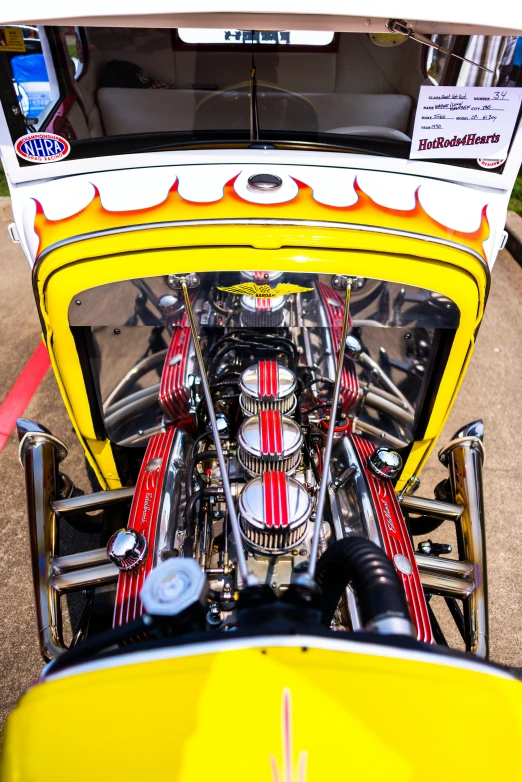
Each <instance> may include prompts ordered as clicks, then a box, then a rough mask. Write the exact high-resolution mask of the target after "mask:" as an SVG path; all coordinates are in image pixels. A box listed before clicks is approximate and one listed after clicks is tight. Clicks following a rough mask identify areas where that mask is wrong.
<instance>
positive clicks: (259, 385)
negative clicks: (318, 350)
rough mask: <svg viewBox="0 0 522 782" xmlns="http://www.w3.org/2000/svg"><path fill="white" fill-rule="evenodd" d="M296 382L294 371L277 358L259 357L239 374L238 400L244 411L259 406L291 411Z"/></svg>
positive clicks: (262, 408) (249, 412) (248, 413)
mask: <svg viewBox="0 0 522 782" xmlns="http://www.w3.org/2000/svg"><path fill="white" fill-rule="evenodd" d="M296 385H297V382H296V379H295V375H294V373H293V372H292V371H291V370H290V369H288V368H287V367H284V366H282V364H278V363H277V361H259V362H258V363H257V364H254V365H253V366H251V367H249V368H248V369H246V370H245V371H244V372H243V374H242V375H241V382H240V388H241V397H240V400H239V401H240V403H241V407H242V409H243V412H244V413H245V414H246V415H255V414H256V413H258V412H259V411H260V410H279V412H280V413H292V412H293V410H294V408H295V405H296V398H295V393H294V392H295V388H296Z"/></svg>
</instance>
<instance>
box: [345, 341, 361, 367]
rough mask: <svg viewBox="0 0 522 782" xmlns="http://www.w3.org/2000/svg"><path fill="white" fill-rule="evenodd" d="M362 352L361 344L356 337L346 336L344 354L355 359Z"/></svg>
mask: <svg viewBox="0 0 522 782" xmlns="http://www.w3.org/2000/svg"><path fill="white" fill-rule="evenodd" d="M361 353H362V345H361V343H360V342H359V340H358V339H357V337H351V336H350V337H346V355H347V356H349V357H350V358H353V359H355V360H356V361H357V359H358V358H359V356H360V355H361Z"/></svg>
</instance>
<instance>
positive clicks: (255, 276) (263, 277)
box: [241, 271, 284, 285]
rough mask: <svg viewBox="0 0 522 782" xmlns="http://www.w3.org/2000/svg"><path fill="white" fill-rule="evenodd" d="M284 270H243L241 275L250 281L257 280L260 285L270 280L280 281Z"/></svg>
mask: <svg viewBox="0 0 522 782" xmlns="http://www.w3.org/2000/svg"><path fill="white" fill-rule="evenodd" d="M283 274H284V272H257V271H256V272H241V277H242V278H243V279H244V280H248V281H249V282H257V284H258V285H266V284H267V283H270V282H279V280H280V279H281V277H282V276H283Z"/></svg>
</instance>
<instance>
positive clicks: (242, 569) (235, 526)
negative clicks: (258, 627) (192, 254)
mask: <svg viewBox="0 0 522 782" xmlns="http://www.w3.org/2000/svg"><path fill="white" fill-rule="evenodd" d="M180 285H181V290H182V291H183V297H184V299H185V309H186V312H187V317H188V320H189V324H190V330H191V333H192V342H193V343H194V350H195V353H196V358H197V360H198V365H199V371H200V375H201V385H202V386H203V393H204V394H205V400H206V402H207V408H208V415H209V418H210V426H211V428H212V434H213V435H214V447H215V449H216V452H217V458H218V462H219V469H220V471H221V480H222V481H223V489H224V492H225V499H226V503H227V509H228V515H229V517H230V526H231V527H232V534H233V536H234V543H235V546H236V556H237V565H238V568H239V573H240V576H241V580H242V582H243V584H245V585H247V586H253V585H255V584H257V578H255V576H254V575H253V574H252V573H250V572H249V570H248V566H247V560H246V557H245V550H244V547H243V539H242V537H241V529H240V527H239V520H238V517H237V513H236V506H235V504H234V498H233V497H232V489H231V488H230V481H229V479H228V472H227V464H226V461H225V454H224V453H223V446H222V445H221V437H220V434H219V429H218V425H217V420H216V413H215V411H214V404H213V402H212V394H211V393H210V386H209V383H208V378H207V372H206V369H205V363H204V361H203V354H202V353H201V347H200V345H199V337H198V330H197V326H196V321H195V320H194V313H193V312H192V305H191V303H190V296H189V292H188V287H187V282H186V280H185V278H183V277H181V278H180Z"/></svg>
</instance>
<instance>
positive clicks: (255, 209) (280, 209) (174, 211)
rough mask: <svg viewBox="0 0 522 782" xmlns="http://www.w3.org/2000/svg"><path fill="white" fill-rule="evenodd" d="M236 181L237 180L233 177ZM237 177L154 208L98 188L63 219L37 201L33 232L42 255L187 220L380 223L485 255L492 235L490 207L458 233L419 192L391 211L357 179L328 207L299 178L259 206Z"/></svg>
mask: <svg viewBox="0 0 522 782" xmlns="http://www.w3.org/2000/svg"><path fill="white" fill-rule="evenodd" d="M234 179H235V178H234ZM234 179H232V180H230V182H227V184H226V185H225V186H224V188H223V196H222V197H221V198H220V199H219V200H217V201H211V202H206V203H201V202H195V201H187V200H186V199H183V198H182V197H181V196H180V194H179V192H178V186H177V185H178V182H177V180H176V182H175V183H174V185H173V186H172V187H171V189H170V190H169V193H168V195H167V198H166V199H165V200H164V201H163V202H162V203H161V204H157V205H156V206H151V207H148V208H146V209H136V210H129V211H124V212H123V211H121V212H117V211H115V212H110V211H108V210H107V209H105V208H104V207H103V204H102V201H101V197H100V193H99V191H98V189H97V188H96V187H95V195H94V198H93V199H92V201H91V202H90V203H89V204H88V205H87V206H86V207H85V208H84V209H82V210H81V211H80V212H78V213H77V214H74V215H71V217H66V218H63V219H61V220H49V219H48V218H47V217H46V216H45V214H44V211H43V209H42V206H41V205H40V203H39V202H38V201H37V202H36V217H35V225H34V227H35V231H36V233H37V235H38V237H39V239H40V243H39V247H38V254H39V253H41V252H42V250H43V249H45V248H46V247H50V246H51V245H53V244H55V243H56V242H59V241H61V240H63V239H67V238H69V237H71V236H78V235H80V234H89V233H91V232H92V231H103V230H110V229H114V228H121V227H127V226H140V225H143V226H144V228H146V227H147V225H149V224H151V223H164V222H177V221H185V220H205V219H207V220H208V219H211V220H219V219H227V218H228V219H234V218H237V219H249V218H263V217H265V218H266V217H277V218H280V219H288V220H296V219H297V220H317V221H327V222H332V223H336V222H339V223H352V224H355V225H368V226H377V227H382V228H390V229H396V230H401V231H409V232H412V233H415V234H419V235H421V236H426V237H430V236H431V237H435V238H441V239H446V240H450V241H453V242H456V243H457V244H462V245H464V246H466V247H469V248H471V249H473V250H475V251H476V252H477V253H479V254H480V255H481V256H482V257H483V258H485V257H486V256H485V253H484V248H483V242H485V241H486V239H487V238H488V236H489V224H488V219H487V214H486V212H487V206H484V208H483V209H482V214H481V219H480V223H479V225H478V227H477V229H476V230H475V231H471V232H466V231H455V230H453V229H451V228H448V227H447V226H445V225H443V224H442V223H439V222H438V221H437V220H435V219H433V218H432V217H430V216H429V215H428V214H427V212H426V211H425V210H424V209H423V207H422V205H421V203H420V200H419V193H418V190H417V191H416V192H415V206H414V207H413V209H405V210H404V209H391V208H389V207H386V206H381V205H379V204H377V203H376V202H375V201H374V200H373V199H372V198H370V196H369V195H367V194H366V193H365V192H364V191H363V190H362V189H361V188H360V186H359V184H358V183H357V180H355V181H354V185H353V186H354V189H355V191H356V193H357V201H356V202H355V203H354V204H351V205H350V206H341V207H337V206H329V205H327V204H322V203H320V202H319V201H317V200H315V199H314V196H313V192H312V188H311V187H309V186H308V185H305V184H303V183H302V182H297V180H296V183H297V184H298V187H299V191H298V193H297V195H296V196H295V198H293V199H290V200H289V201H286V202H284V203H281V204H257V203H253V202H252V201H248V200H246V199H244V198H242V197H241V196H240V195H238V194H237V193H236V191H235V190H234V187H233V183H234Z"/></svg>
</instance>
